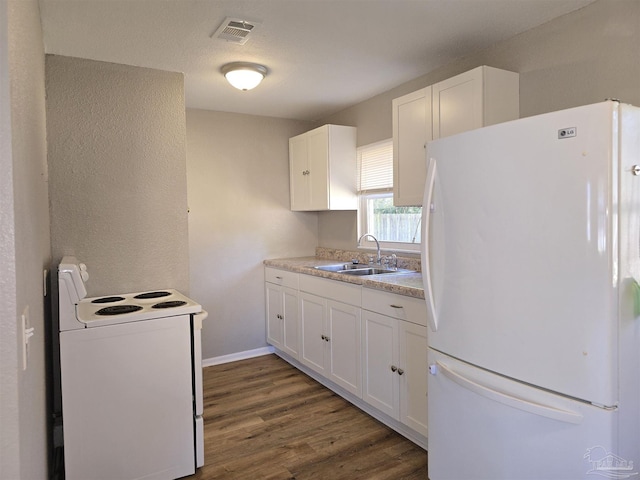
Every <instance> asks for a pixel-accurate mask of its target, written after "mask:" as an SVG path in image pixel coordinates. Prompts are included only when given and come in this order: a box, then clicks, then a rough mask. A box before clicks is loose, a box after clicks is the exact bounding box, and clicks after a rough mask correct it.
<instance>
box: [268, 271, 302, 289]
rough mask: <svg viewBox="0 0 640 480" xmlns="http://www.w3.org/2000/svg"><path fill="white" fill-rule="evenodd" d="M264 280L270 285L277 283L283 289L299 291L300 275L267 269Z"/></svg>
mask: <svg viewBox="0 0 640 480" xmlns="http://www.w3.org/2000/svg"><path fill="white" fill-rule="evenodd" d="M264 279H265V281H266V282H269V283H275V284H276V285H282V286H283V287H289V288H293V289H296V290H297V289H298V274H297V273H294V272H289V271H287V270H278V269H277V268H270V267H265V269H264Z"/></svg>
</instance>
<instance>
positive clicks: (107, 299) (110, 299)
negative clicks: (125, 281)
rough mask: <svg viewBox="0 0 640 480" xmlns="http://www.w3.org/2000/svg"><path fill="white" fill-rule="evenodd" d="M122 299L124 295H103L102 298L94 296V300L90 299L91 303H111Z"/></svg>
mask: <svg viewBox="0 0 640 480" xmlns="http://www.w3.org/2000/svg"><path fill="white" fill-rule="evenodd" d="M122 300H124V297H103V298H96V299H95V300H91V303H113V302H120V301H122Z"/></svg>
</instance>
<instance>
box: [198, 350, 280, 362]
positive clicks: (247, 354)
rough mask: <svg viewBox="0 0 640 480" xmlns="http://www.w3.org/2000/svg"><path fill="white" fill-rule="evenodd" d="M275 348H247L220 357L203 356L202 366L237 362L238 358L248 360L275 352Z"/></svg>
mask: <svg viewBox="0 0 640 480" xmlns="http://www.w3.org/2000/svg"><path fill="white" fill-rule="evenodd" d="M274 352H275V349H274V348H273V347H272V346H268V347H262V348H256V349H254V350H246V351H244V352H237V353H231V354H229V355H222V356H220V357H213V358H203V359H202V366H203V367H211V366H213V365H221V364H223V363H230V362H236V361H238V360H246V359H247V358H253V357H260V356H262V355H269V354H270V353H274Z"/></svg>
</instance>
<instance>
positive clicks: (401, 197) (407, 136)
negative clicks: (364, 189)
mask: <svg viewBox="0 0 640 480" xmlns="http://www.w3.org/2000/svg"><path fill="white" fill-rule="evenodd" d="M392 112H393V113H392V115H393V203H394V205H396V206H398V207H399V206H406V205H419V204H420V203H422V191H423V189H424V179H425V177H426V176H427V167H426V162H425V161H424V160H425V149H426V146H427V142H428V141H430V140H431V138H432V127H431V87H427V88H422V89H420V90H418V91H416V92H412V93H409V94H408V95H404V96H402V97H400V98H396V99H394V100H393V110H392Z"/></svg>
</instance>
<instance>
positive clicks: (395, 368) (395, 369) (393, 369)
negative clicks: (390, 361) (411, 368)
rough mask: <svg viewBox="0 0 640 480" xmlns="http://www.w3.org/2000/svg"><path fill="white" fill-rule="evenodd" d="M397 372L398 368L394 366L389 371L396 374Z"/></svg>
mask: <svg viewBox="0 0 640 480" xmlns="http://www.w3.org/2000/svg"><path fill="white" fill-rule="evenodd" d="M397 370H398V367H396V366H395V365H391V371H392V372H394V373H395V372H396V371H397Z"/></svg>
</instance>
